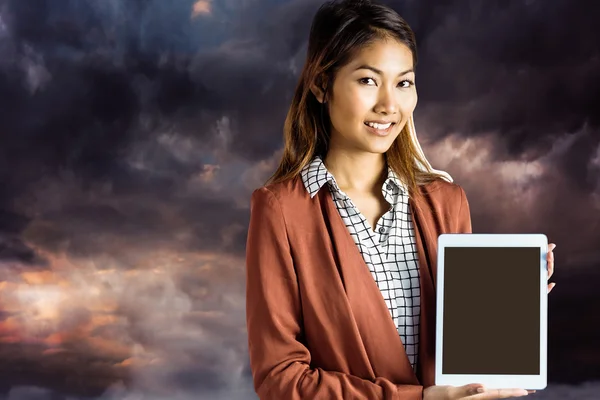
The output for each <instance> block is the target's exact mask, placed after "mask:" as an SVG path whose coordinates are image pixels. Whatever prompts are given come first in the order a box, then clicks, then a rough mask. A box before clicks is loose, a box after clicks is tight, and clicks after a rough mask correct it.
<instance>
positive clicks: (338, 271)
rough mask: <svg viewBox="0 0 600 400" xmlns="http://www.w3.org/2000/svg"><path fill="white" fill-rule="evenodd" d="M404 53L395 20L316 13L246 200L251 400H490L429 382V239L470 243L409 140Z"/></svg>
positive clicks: (411, 93) (358, 1) (452, 197)
mask: <svg viewBox="0 0 600 400" xmlns="http://www.w3.org/2000/svg"><path fill="white" fill-rule="evenodd" d="M416 64H417V54H416V44H415V38H414V34H413V32H412V30H411V29H410V27H409V26H408V24H407V23H406V22H405V21H404V20H403V19H402V18H401V17H400V16H399V15H398V14H397V13H396V12H395V11H394V10H392V9H390V8H388V7H386V6H383V5H380V4H377V3H375V2H371V1H368V0H344V1H332V2H327V3H325V4H324V5H323V6H322V7H321V8H320V9H319V11H318V12H317V14H316V15H315V17H314V20H313V24H312V27H311V31H310V37H309V44H308V54H307V59H306V63H305V65H304V68H303V70H302V73H301V76H300V80H299V83H298V85H297V87H296V92H295V95H294V98H293V101H292V104H291V106H290V109H289V112H288V115H287V119H286V121H285V127H284V141H285V146H284V151H283V157H282V160H281V163H280V164H279V167H278V168H277V170H276V171H275V173H274V175H273V176H272V177H271V178H270V179H269V181H268V182H267V184H266V185H265V186H263V187H261V188H259V189H257V190H255V191H254V192H253V194H252V200H251V219H250V226H249V231H248V239H247V246H246V278H247V290H246V296H247V297H246V319H247V327H248V344H249V351H250V364H251V368H252V375H253V380H254V388H255V390H256V392H257V393H258V395H259V397H260V398H261V399H291V400H299V399H414V400H417V399H425V400H435V399H444V400H452V399H462V398H467V397H468V398H469V399H495V398H506V397H512V396H520V395H526V394H527V391H524V390H521V389H515V390H506V391H503V392H502V393H500V392H498V391H485V393H479V390H481V391H484V389H483V388H482V386H481V385H478V384H471V385H465V386H462V387H450V386H435V385H434V366H435V362H434V354H435V343H434V340H435V286H434V277H435V276H436V260H437V254H436V253H437V238H438V236H439V235H440V234H442V233H470V232H471V217H470V209H469V203H468V201H467V198H466V195H465V192H464V190H463V189H462V188H461V187H460V186H459V185H457V184H454V183H453V182H452V178H451V177H450V176H449V175H448V174H447V173H445V172H443V171H436V170H434V169H432V168H431V166H430V165H429V163H428V161H427V160H426V158H425V156H424V155H423V152H422V150H421V147H420V145H419V143H418V140H417V139H416V135H415V129H414V125H413V111H414V109H415V107H416V105H417V91H416V85H415V80H416Z"/></svg>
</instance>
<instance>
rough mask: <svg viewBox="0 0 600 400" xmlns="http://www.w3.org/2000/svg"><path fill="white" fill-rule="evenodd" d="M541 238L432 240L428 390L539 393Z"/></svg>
mask: <svg viewBox="0 0 600 400" xmlns="http://www.w3.org/2000/svg"><path fill="white" fill-rule="evenodd" d="M547 252H548V238H547V237H546V235H543V234H442V235H440V236H439V237H438V267H437V268H438V269H437V289H436V292H437V293H436V294H437V299H436V302H437V311H436V327H437V329H436V349H435V384H436V385H452V386H462V385H467V384H470V383H481V384H483V385H485V386H486V387H488V388H490V389H501V388H519V389H528V390H537V389H544V388H545V387H546V382H547V332H548V286H547V285H548V281H547V279H548V271H547V265H546V255H547Z"/></svg>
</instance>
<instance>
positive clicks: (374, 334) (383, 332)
mask: <svg viewBox="0 0 600 400" xmlns="http://www.w3.org/2000/svg"><path fill="white" fill-rule="evenodd" d="M318 196H319V197H320V200H321V204H322V207H324V211H325V212H326V215H327V218H328V219H329V222H330V227H331V235H332V238H333V245H334V247H335V250H336V252H337V256H338V259H339V265H338V267H339V273H340V276H341V278H342V282H343V284H344V288H345V290H346V295H347V298H348V302H349V303H350V307H351V309H352V312H353V315H354V318H355V321H356V325H357V327H358V331H359V332H360V335H361V338H362V341H363V344H364V347H365V350H366V352H367V354H368V355H369V360H370V361H371V368H372V369H373V372H374V374H375V376H381V377H386V378H388V379H390V380H392V381H394V382H404V383H407V384H415V385H418V384H419V381H418V379H417V376H416V375H415V373H414V371H413V369H412V367H411V365H410V361H409V359H408V356H407V355H406V351H405V350H404V345H403V344H402V341H401V339H400V336H399V334H398V331H397V328H396V325H395V324H394V321H393V319H392V317H391V315H390V313H389V311H388V308H387V305H386V304H385V301H384V299H383V296H382V295H381V291H380V290H379V288H378V286H377V283H376V282H375V280H374V279H373V276H372V275H371V272H370V271H369V268H368V266H367V265H366V263H365V262H364V259H363V257H362V255H361V254H360V251H359V249H358V247H357V246H356V244H355V243H354V240H353V239H352V236H350V233H349V232H348V228H347V227H346V225H345V224H344V221H343V220H342V218H341V216H340V215H339V212H338V210H337V208H336V206H335V203H334V201H333V198H332V196H331V193H330V192H329V191H328V190H320V191H319V193H318ZM422 254H423V251H422V248H420V252H419V258H422ZM421 270H422V268H421ZM421 319H422V318H421ZM421 336H422V334H421Z"/></svg>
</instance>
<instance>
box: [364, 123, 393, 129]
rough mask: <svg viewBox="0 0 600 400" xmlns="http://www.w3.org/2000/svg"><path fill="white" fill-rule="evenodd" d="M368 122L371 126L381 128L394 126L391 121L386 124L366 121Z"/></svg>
mask: <svg viewBox="0 0 600 400" xmlns="http://www.w3.org/2000/svg"><path fill="white" fill-rule="evenodd" d="M366 124H367V125H369V126H370V127H371V128H375V129H381V130H386V129H387V128H389V127H390V126H392V123H391V122H389V123H387V124H385V125H384V124H376V123H375V122H366Z"/></svg>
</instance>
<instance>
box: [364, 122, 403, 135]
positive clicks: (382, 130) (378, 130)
mask: <svg viewBox="0 0 600 400" xmlns="http://www.w3.org/2000/svg"><path fill="white" fill-rule="evenodd" d="M394 125H396V124H395V123H394V122H388V123H387V124H378V123H375V122H365V126H366V127H367V130H368V131H369V132H371V133H373V134H375V135H377V136H386V135H387V134H389V133H390V131H391V130H392V127H393V126H394Z"/></svg>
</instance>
